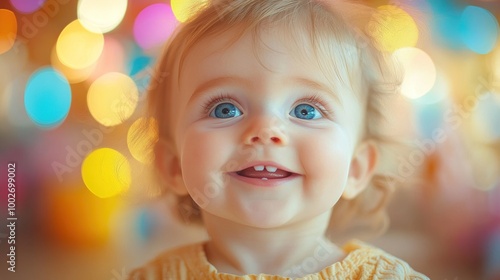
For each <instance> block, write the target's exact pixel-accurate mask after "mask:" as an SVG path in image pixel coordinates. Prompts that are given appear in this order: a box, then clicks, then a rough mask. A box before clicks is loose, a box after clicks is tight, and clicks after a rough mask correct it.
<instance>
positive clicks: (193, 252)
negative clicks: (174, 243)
mask: <svg viewBox="0 0 500 280" xmlns="http://www.w3.org/2000/svg"><path fill="white" fill-rule="evenodd" d="M202 254H204V253H203V243H196V244H191V245H186V246H181V247H176V248H174V249H171V250H167V251H165V252H163V253H161V254H160V255H158V256H157V257H156V258H154V259H153V260H151V261H149V262H148V263H146V264H145V265H144V266H142V267H139V268H137V269H135V270H133V271H132V272H131V273H130V274H129V277H128V279H129V280H149V279H194V277H193V273H195V272H197V271H200V270H201V267H200V266H203V261H202V260H203V255H202Z"/></svg>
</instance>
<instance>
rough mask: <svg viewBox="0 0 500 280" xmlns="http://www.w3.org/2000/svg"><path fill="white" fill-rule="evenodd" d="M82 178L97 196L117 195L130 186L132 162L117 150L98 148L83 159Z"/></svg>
mask: <svg viewBox="0 0 500 280" xmlns="http://www.w3.org/2000/svg"><path fill="white" fill-rule="evenodd" d="M82 178H83V182H84V183H85V185H86V186H87V188H88V189H89V190H90V191H91V192H92V193H93V194H94V195H96V196H97V197H100V198H108V197H113V196H117V195H119V194H121V193H123V192H126V191H127V190H128V189H129V187H130V184H131V173H130V164H129V162H128V160H127V158H125V156H123V155H122V154H121V153H120V152H118V151H116V150H113V149H110V148H101V149H97V150H95V151H93V152H91V153H90V154H89V155H88V156H87V157H86V158H85V160H84V161H83V163H82Z"/></svg>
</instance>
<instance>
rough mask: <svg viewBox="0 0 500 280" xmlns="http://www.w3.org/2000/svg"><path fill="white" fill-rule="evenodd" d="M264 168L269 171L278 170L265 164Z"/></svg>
mask: <svg viewBox="0 0 500 280" xmlns="http://www.w3.org/2000/svg"><path fill="white" fill-rule="evenodd" d="M266 170H267V171H269V172H276V170H278V167H274V166H266Z"/></svg>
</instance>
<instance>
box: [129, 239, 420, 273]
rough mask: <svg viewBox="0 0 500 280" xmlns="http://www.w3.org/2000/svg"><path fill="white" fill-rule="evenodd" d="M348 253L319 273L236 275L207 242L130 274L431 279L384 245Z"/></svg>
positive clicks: (354, 247)
mask: <svg viewBox="0 0 500 280" xmlns="http://www.w3.org/2000/svg"><path fill="white" fill-rule="evenodd" d="M343 250H344V251H345V252H346V254H347V256H346V257H345V258H344V259H343V260H342V261H340V262H336V263H334V264H332V265H330V266H328V267H326V268H324V269H322V270H321V271H320V272H318V273H313V274H309V275H306V276H304V277H301V278H290V277H282V276H275V275H268V274H259V275H255V274H251V275H243V276H239V275H233V274H227V273H219V272H217V269H216V268H215V267H214V266H212V265H211V264H210V263H209V262H208V261H207V258H206V255H205V252H204V251H203V243H198V244H193V245H189V246H185V247H181V248H177V249H174V250H171V251H168V252H166V253H164V254H162V255H160V256H159V257H157V258H156V259H155V260H153V261H152V262H150V263H149V264H147V265H145V266H144V267H142V268H139V269H136V270H135V271H133V272H132V273H131V274H130V277H129V280H184V279H188V280H191V279H200V280H291V279H300V280H326V279H328V280H334V279H338V280H345V279H353V280H354V279H356V280H369V279H408V280H410V279H429V278H428V277H426V276H425V275H423V274H421V273H418V272H415V271H414V270H413V269H412V268H411V267H410V266H409V265H408V264H407V263H406V262H404V261H403V260H401V259H398V258H396V257H394V256H392V255H390V254H388V253H386V252H384V251H382V250H381V249H378V248H375V247H372V246H368V245H366V244H364V243H362V242H360V241H351V242H349V243H347V244H346V245H345V246H344V247H343Z"/></svg>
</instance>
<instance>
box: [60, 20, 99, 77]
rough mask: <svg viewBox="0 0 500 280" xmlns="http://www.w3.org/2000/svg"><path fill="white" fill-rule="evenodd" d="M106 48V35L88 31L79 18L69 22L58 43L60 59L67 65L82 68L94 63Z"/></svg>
mask: <svg viewBox="0 0 500 280" xmlns="http://www.w3.org/2000/svg"><path fill="white" fill-rule="evenodd" d="M103 48H104V36H103V35H102V34H101V33H94V32H90V31H88V30H87V29H86V28H85V27H83V25H82V24H81V22H80V21H79V20H74V21H72V22H71V23H70V24H68V25H67V26H66V27H65V28H64V29H63V31H62V32H61V34H59V38H58V39H57V43H56V52H57V57H58V58H59V61H61V63H63V64H64V65H66V66H67V67H70V68H74V69H82V68H86V67H89V66H91V65H92V64H94V63H95V62H96V61H97V59H99V56H100V55H101V53H102V50H103Z"/></svg>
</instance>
